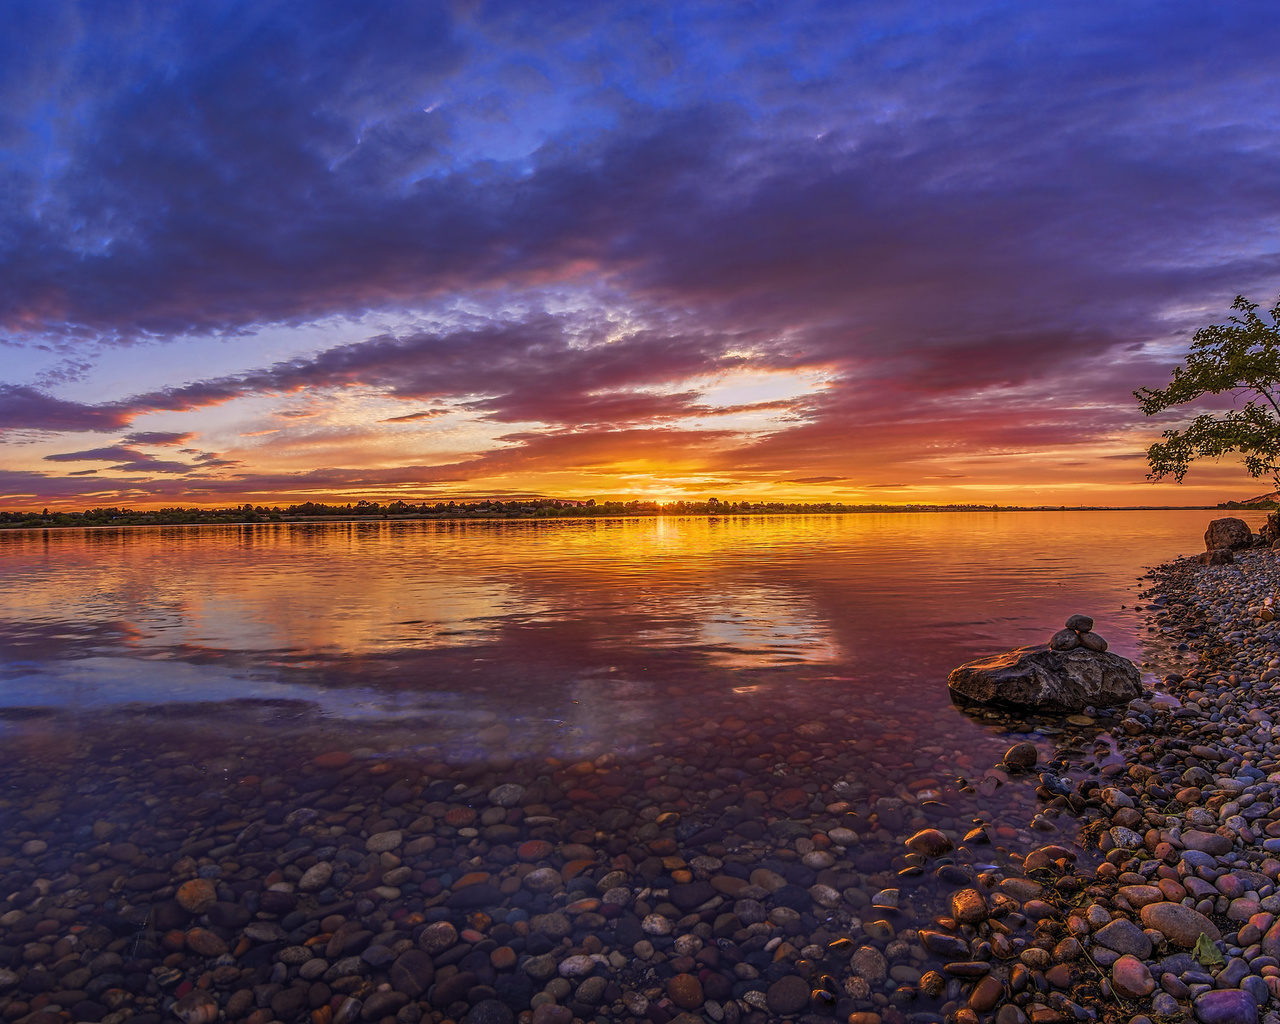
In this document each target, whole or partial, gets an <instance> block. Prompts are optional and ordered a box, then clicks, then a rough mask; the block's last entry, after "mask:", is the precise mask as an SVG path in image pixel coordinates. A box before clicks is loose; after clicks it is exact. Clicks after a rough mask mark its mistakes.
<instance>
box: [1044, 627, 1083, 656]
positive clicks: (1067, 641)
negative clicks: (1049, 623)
mask: <svg viewBox="0 0 1280 1024" xmlns="http://www.w3.org/2000/svg"><path fill="white" fill-rule="evenodd" d="M1079 646H1080V634H1079V633H1077V632H1076V631H1075V630H1074V629H1060V630H1058V632H1056V633H1054V634H1053V636H1051V637H1050V638H1049V648H1050V650H1054V651H1071V650H1074V649H1075V648H1077V647H1079Z"/></svg>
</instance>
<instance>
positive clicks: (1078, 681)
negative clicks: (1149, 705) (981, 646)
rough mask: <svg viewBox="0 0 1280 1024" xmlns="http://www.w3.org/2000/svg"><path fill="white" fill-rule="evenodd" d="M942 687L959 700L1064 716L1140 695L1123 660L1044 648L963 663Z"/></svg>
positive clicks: (1137, 676)
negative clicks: (1061, 713) (1058, 713)
mask: <svg viewBox="0 0 1280 1024" xmlns="http://www.w3.org/2000/svg"><path fill="white" fill-rule="evenodd" d="M947 685H948V686H949V687H950V688H951V692H952V693H953V694H954V695H956V696H958V697H960V698H961V699H962V700H969V701H973V702H976V703H979V704H991V705H996V706H1006V707H1014V708H1031V709H1034V710H1037V711H1046V712H1063V713H1070V712H1076V711H1082V710H1083V709H1084V708H1086V707H1089V706H1094V707H1112V706H1114V705H1116V704H1127V703H1128V702H1129V701H1131V700H1135V699H1136V698H1138V697H1140V696H1141V695H1142V675H1141V673H1140V672H1139V671H1138V668H1137V666H1136V665H1134V664H1133V662H1131V661H1129V660H1127V659H1126V658H1121V657H1119V656H1118V655H1115V654H1110V653H1096V652H1094V651H1089V650H1085V649H1082V648H1077V649H1076V650H1072V651H1054V650H1051V649H1050V648H1049V647H1048V646H1047V645H1039V646H1035V647H1020V648H1016V649H1015V650H1012V651H1006V652H1005V653H1004V654H997V655H995V656H993V657H990V658H983V659H980V660H978V661H971V662H968V663H967V664H965V665H961V666H960V667H959V668H957V669H954V670H953V671H952V672H951V675H950V676H948V678H947Z"/></svg>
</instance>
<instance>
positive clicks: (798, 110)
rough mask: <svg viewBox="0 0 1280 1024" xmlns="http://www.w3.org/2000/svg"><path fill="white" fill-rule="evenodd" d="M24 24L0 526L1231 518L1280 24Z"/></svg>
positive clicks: (1015, 10)
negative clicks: (1203, 448)
mask: <svg viewBox="0 0 1280 1024" xmlns="http://www.w3.org/2000/svg"><path fill="white" fill-rule="evenodd" d="M5 13H6V17H5V25H4V27H3V28H2V29H0V196H3V204H0V508H26V507H33V506H42V505H49V506H54V507H86V506H91V505H114V504H128V505H133V506H139V507H140V506H152V505H174V504H187V505H191V504H205V505H221V504H231V503H233V502H235V503H239V502H243V501H251V502H254V503H256V504H275V503H288V502H293V501H305V500H309V499H314V500H342V501H347V500H355V499H357V498H361V497H367V498H373V499H378V500H386V499H394V498H397V497H399V498H405V499H407V500H415V501H416V500H422V499H431V500H437V499H438V498H441V497H443V498H449V497H463V496H495V495H496V496H516V495H530V494H546V495H554V496H563V497H578V498H587V497H595V498H598V499H602V498H611V497H623V498H630V497H636V498H657V499H660V500H673V499H679V498H695V499H700V498H705V497H708V496H712V495H714V496H716V497H719V498H721V499H723V500H733V499H738V498H750V499H752V500H770V499H774V500H778V499H789V500H827V499H830V500H837V501H845V502H888V503H906V502H998V503H1000V504H1014V503H1023V504H1043V503H1054V504H1192V503H1196V502H1206V501H1207V502H1217V501H1221V500H1225V499H1228V498H1243V497H1247V496H1249V495H1251V494H1257V493H1262V492H1265V491H1269V490H1271V489H1272V485H1271V483H1270V481H1265V480H1264V481H1254V480H1250V479H1249V478H1248V477H1247V475H1245V473H1244V472H1243V471H1242V470H1241V469H1240V468H1239V467H1238V464H1237V463H1235V462H1234V461H1225V462H1224V463H1222V464H1221V465H1220V466H1215V465H1212V464H1211V465H1207V466H1204V467H1199V466H1197V467H1196V468H1194V469H1193V470H1192V471H1191V473H1190V474H1189V476H1188V477H1187V482H1186V483H1185V484H1184V485H1182V486H1181V487H1179V486H1177V485H1175V484H1173V483H1172V482H1165V483H1161V484H1152V483H1150V482H1148V481H1146V480H1145V478H1144V477H1145V472H1146V462H1145V456H1144V449H1145V447H1146V446H1147V445H1148V444H1150V443H1151V441H1153V440H1155V439H1156V438H1157V437H1158V436H1159V433H1160V431H1161V430H1163V429H1166V428H1168V427H1171V426H1176V425H1177V424H1178V422H1179V414H1178V413H1169V414H1165V415H1164V416H1162V417H1159V418H1157V419H1155V420H1147V419H1146V418H1145V417H1144V416H1143V415H1142V413H1141V412H1140V410H1139V409H1138V407H1137V403H1136V402H1135V400H1134V399H1133V397H1132V394H1131V392H1132V391H1133V390H1134V389H1135V388H1137V387H1140V386H1144V385H1150V386H1156V385H1163V384H1164V383H1165V381H1166V380H1167V379H1168V376H1169V372H1170V370H1171V369H1172V367H1173V365H1174V364H1175V363H1176V362H1178V360H1179V358H1180V357H1181V355H1182V354H1183V353H1184V352H1185V350H1186V346H1187V343H1188V341H1189V338H1190V335H1191V333H1192V332H1193V331H1194V329H1195V328H1196V327H1198V326H1202V325H1204V324H1207V323H1212V322H1221V321H1222V320H1223V319H1225V317H1226V315H1227V314H1228V313H1229V307H1230V304H1231V301H1232V299H1233V298H1234V297H1235V295H1236V294H1237V293H1244V294H1245V295H1247V296H1249V297H1251V298H1252V299H1254V301H1257V302H1260V303H1262V304H1263V305H1270V304H1271V303H1272V302H1273V301H1274V299H1275V297H1276V295H1277V293H1278V292H1280V256H1278V255H1277V254H1278V253H1280V64H1278V63H1277V61H1276V58H1275V54H1276V52H1277V49H1278V48H1280V19H1277V17H1276V9H1275V6H1274V4H1272V3H1268V2H1259V3H1248V2H1227V3H1221V4H1179V3H1172V4H1171V3H1169V2H1168V0H1150V2H1141V0H1135V2H1127V3H1115V2H1106V3H1102V2H1082V3H1071V4H1043V3H1008V2H1000V3H997V2H985V3H982V2H955V0H946V2H940V3H936V4H930V3H904V2H900V0H890V2H861V0H838V2H834V3H826V4H824V3H816V2H815V3H810V2H805V0H787V2H778V3H763V2H762V3H746V2H731V0H714V2H708V3H695V2H681V3H676V4H670V3H653V4H641V3H622V2H619V3H556V2H554V0H539V2H538V3H532V2H527V0H526V2H517V3H487V2H483V0H474V2H466V0H457V2H455V3H437V4H432V3H428V2H405V3H377V4H365V3H355V2H333V3H323V2H313V0H306V2H297V3H280V2H271V0H251V2H244V3H233V2H221V0H207V2H192V3H184V4H173V3H167V2H166V3H160V2H156V3H137V4H135V3H128V2H124V0H85V2H80V3H70V2H61V3H59V2H49V0H35V2H31V3H23V2H18V0H11V2H9V3H6V5H5Z"/></svg>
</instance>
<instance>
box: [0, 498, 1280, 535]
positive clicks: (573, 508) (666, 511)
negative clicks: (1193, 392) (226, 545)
mask: <svg viewBox="0 0 1280 1024" xmlns="http://www.w3.org/2000/svg"><path fill="white" fill-rule="evenodd" d="M511 504H513V505H521V506H523V505H524V503H516V502H512V503H511ZM633 504H635V503H633ZM644 504H649V503H644ZM748 504H749V505H752V506H754V504H755V503H748ZM760 504H761V505H762V506H763V507H746V508H744V507H740V506H735V505H732V504H730V503H727V502H726V503H721V504H720V507H711V508H708V507H706V503H702V502H698V503H688V504H687V505H686V507H683V508H674V509H671V508H657V509H655V508H652V507H648V508H628V507H626V506H621V507H619V506H620V505H621V503H614V502H609V503H605V504H600V505H588V504H585V503H583V504H573V505H567V504H565V505H559V506H548V507H545V508H539V509H532V510H531V509H528V508H526V507H517V508H513V509H510V510H508V509H505V508H504V509H497V508H493V507H482V506H456V507H454V508H446V509H445V510H443V511H435V510H432V511H415V512H400V511H397V512H390V511H384V510H382V509H378V510H377V511H364V510H361V511H355V510H354V509H353V510H351V511H347V510H345V509H343V510H342V511H338V510H336V509H335V510H334V511H333V512H332V513H331V514H330V513H328V512H327V511H326V512H325V513H319V514H307V513H298V512H293V511H291V510H290V511H277V510H270V509H262V510H261V511H259V510H258V509H255V510H254V511H253V512H252V513H247V514H246V513H245V512H244V511H243V510H242V509H238V508H237V509H163V510H159V511H155V510H153V511H133V510H128V509H94V510H89V511H88V512H79V513H67V512H60V513H49V514H48V515H45V514H43V513H40V512H0V531H3V530H10V531H30V530H63V529H119V528H123V527H164V526H262V525H294V524H299V523H367V522H477V523H478V522H539V523H540V522H563V521H575V522H576V521H583V520H596V519H659V518H669V519H689V518H701V519H730V518H762V517H778V516H831V515H884V514H898V513H947V512H950V513H958V512H1269V511H1273V510H1274V509H1275V507H1276V506H1275V505H1274V504H1259V505H1241V504H1238V503H1236V502H1229V503H1226V504H1224V505H836V504H826V503H823V504H813V505H807V506H806V505H793V504H791V503H787V505H785V506H783V505H781V504H779V505H764V503H760Z"/></svg>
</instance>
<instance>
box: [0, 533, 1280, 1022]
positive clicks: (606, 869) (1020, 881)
mask: <svg viewBox="0 0 1280 1024" xmlns="http://www.w3.org/2000/svg"><path fill="white" fill-rule="evenodd" d="M1151 583H1152V590H1151V596H1152V600H1151V603H1150V605H1149V606H1148V608H1149V614H1150V615H1151V617H1152V619H1151V626H1150V631H1151V634H1150V635H1151V645H1150V647H1151V650H1152V652H1153V653H1152V655H1151V656H1152V657H1153V658H1155V659H1157V660H1158V661H1159V662H1161V663H1164V662H1168V663H1169V664H1171V665H1182V663H1184V662H1185V665H1183V667H1181V668H1180V669H1179V671H1178V672H1173V673H1169V674H1167V675H1165V677H1164V681H1163V683H1162V684H1161V685H1160V686H1159V687H1158V688H1157V689H1154V690H1149V691H1147V692H1144V697H1143V699H1141V700H1139V701H1135V702H1133V704H1132V705H1131V706H1130V707H1129V709H1128V710H1127V712H1125V713H1124V715H1123V717H1110V718H1108V717H1104V716H1101V715H1094V714H1092V713H1090V714H1087V715H1084V716H1071V717H1068V718H1067V719H1065V720H1061V719H1047V720H1044V719H1035V718H1022V719H1019V718H1013V717H1009V716H1003V715H1001V714H999V713H996V712H990V711H988V712H983V713H981V714H980V718H981V719H982V721H983V723H984V724H985V725H988V726H990V728H991V729H993V730H995V731H996V732H998V733H999V734H1000V735H1005V736H1009V737H1011V738H1014V739H1016V738H1018V736H1017V734H1018V733H1023V734H1024V735H1026V736H1027V739H1028V742H1020V743H1016V744H1015V745H1014V746H1013V747H1012V748H1011V749H1010V750H1009V752H1008V753H1007V754H1006V755H1005V757H1004V760H1003V763H1002V764H1001V765H999V766H997V767H996V768H991V767H990V765H991V764H992V762H993V761H994V760H996V759H997V758H998V756H999V755H998V753H996V754H994V755H993V754H991V753H989V752H988V751H987V750H986V749H983V750H967V751H960V750H957V751H949V750H948V749H946V748H945V747H943V746H935V747H926V748H924V749H923V750H919V751H916V750H911V749H909V748H910V744H911V742H912V741H911V739H910V738H909V737H910V731H909V730H907V729H905V728H903V727H902V726H900V725H899V724H898V723H892V722H890V723H874V722H868V721H866V720H864V719H862V718H861V717H860V716H859V714H858V712H857V710H856V709H853V710H850V709H842V708H833V709H832V712H831V714H830V716H829V717H828V718H827V719H825V720H823V721H787V720H786V719H785V717H784V715H783V714H782V713H781V709H782V708H783V705H780V712H779V714H778V715H777V716H775V717H769V716H768V715H765V716H763V717H761V718H760V719H759V720H753V721H751V722H747V721H741V720H734V719H733V718H727V719H722V720H717V721H711V720H707V721H700V720H687V721H674V722H672V723H671V735H670V736H669V737H668V738H667V740H666V741H665V744H664V746H663V747H662V749H661V751H660V752H658V751H655V752H653V753H652V754H650V755H649V756H638V757H636V758H633V759H631V760H621V759H619V758H615V757H613V756H611V755H609V754H604V755H601V756H597V757H595V758H592V759H590V760H583V761H579V762H560V761H557V760H556V759H554V758H549V757H544V758H542V759H540V760H539V759H523V760H514V759H512V758H511V757H509V756H507V755H506V754H505V753H504V742H505V740H506V738H507V737H506V736H505V734H504V731H503V730H504V728H505V727H504V726H502V725H501V724H494V725H492V726H490V727H488V728H482V729H480V730H479V732H478V733H477V734H476V735H475V736H474V741H475V745H476V753H475V754H474V755H473V756H472V757H471V758H469V759H467V760H465V761H458V760H453V759H451V758H450V757H448V756H446V755H445V753H444V752H443V751H432V750H431V749H430V748H419V749H417V750H416V751H415V756H414V758H413V759H412V760H411V761H407V760H404V759H401V760H396V759H394V758H387V757H384V756H381V755H378V754H377V753H376V752H375V751H373V750H369V749H362V748H360V747H359V746H358V745H357V741H356V740H355V739H353V740H352V741H351V742H350V743H348V744H345V745H343V744H338V745H336V746H332V745H331V746H329V747H316V746H315V742H316V740H315V738H314V737H311V738H310V739H309V740H307V739H304V738H301V737H299V736H288V735H283V734H282V735H279V736H276V737H273V738H269V739H268V740H266V741H262V740H251V739H245V740H243V741H240V742H237V743H232V744H230V745H228V744H227V743H226V742H225V741H219V742H218V743H217V744H216V747H217V750H218V754H217V755H216V756H215V755H210V754H207V753H206V754H203V755H202V754H200V753H198V752H194V751H193V749H192V747H191V746H190V744H189V743H187V744H186V745H183V744H181V743H179V742H178V740H177V739H176V738H175V739H174V740H173V744H174V745H172V746H167V745H166V742H167V741H166V740H165V738H164V737H160V738H159V739H157V740H156V741H155V742H154V745H153V747H152V748H150V749H148V748H145V747H143V748H138V747H137V745H136V744H137V743H138V740H137V737H133V738H132V742H133V743H134V744H135V745H134V746H129V743H130V742H131V740H130V738H129V737H128V736H127V735H124V734H121V735H120V736H115V737H113V736H111V735H108V734H107V731H105V730H104V732H103V735H101V736H100V737H97V738H96V739H95V740H94V742H93V743H91V744H90V745H89V746H88V747H84V748H74V749H73V748H71V747H70V746H68V747H67V748H66V749H59V748H58V746H57V743H52V746H50V745H49V743H48V742H46V744H45V746H41V745H40V744H33V749H32V750H30V751H27V750H25V749H22V748H20V747H16V746H15V747H13V748H12V749H10V750H9V751H8V752H7V757H6V759H5V763H4V764H3V765H0V825H3V829H2V830H0V1018H2V1019H3V1020H4V1021H9V1022H21V1024H65V1022H72V1021H88V1022H102V1024H125V1022H126V1021H132V1022H133V1024H161V1022H164V1021H171V1020H180V1021H182V1022H183V1024H213V1022H215V1021H219V1020H222V1021H228V1022H230V1021H245V1022H247V1024H268V1022H270V1021H280V1022H282V1024H292V1022H301V1024H355V1022H357V1021H367V1022H374V1021H377V1022H379V1024H423V1022H431V1024H444V1022H449V1021H460V1022H463V1024H513V1022H516V1021H519V1022H522V1024H570V1022H572V1021H575V1020H578V1021H597V1022H611V1021H632V1020H633V1021H637V1022H651V1024H669V1022H671V1021H676V1022H678V1024H697V1022H711V1024H720V1022H727V1024H741V1022H747V1024H767V1022H772V1021H781V1020H794V1021H800V1022H805V1024H810V1022H811V1024H819V1022H830V1021H832V1020H840V1021H848V1022H849V1024H907V1022H910V1024H941V1022H943V1021H948V1022H955V1024H980V1022H990V1021H995V1022H997V1024H1026V1022H1027V1021H1031V1022H1033V1024H1057V1022H1064V1021H1075V1020H1078V1021H1091V1020H1098V1021H1126V1022H1132V1024H1145V1022H1147V1021H1150V1022H1152V1024H1165V1022H1169V1021H1174V1020H1181V1019H1186V1020H1198V1021H1200V1022H1201V1024H1254V1022H1257V1021H1259V1020H1261V1021H1263V1022H1265V1024H1280V1015H1277V1014H1275V1013H1273V1012H1272V1011H1271V1010H1270V1009H1269V1007H1275V1006H1277V1005H1280V1003H1278V1002H1276V999H1277V997H1280V923H1278V922H1280V892H1277V879H1278V878H1280V859H1277V858H1280V741H1277V738H1276V737H1274V736H1273V721H1274V720H1275V717H1276V716H1275V715H1274V714H1273V708H1274V707H1275V706H1276V705H1280V689H1278V687H1280V631H1277V630H1276V629H1275V627H1274V625H1273V623H1272V622H1271V621H1270V620H1269V619H1268V617H1267V616H1268V613H1267V612H1264V611H1263V609H1264V607H1266V606H1265V605H1264V604H1263V601H1264V599H1265V598H1267V597H1270V596H1272V595H1273V594H1274V595H1280V570H1278V569H1277V561H1276V558H1275V556H1274V555H1273V554H1271V553H1270V552H1269V551H1262V550H1256V551H1248V552H1244V553H1242V554H1241V555H1240V556H1239V560H1238V561H1237V562H1236V563H1235V564H1233V565H1226V566H1212V567H1201V566H1198V565H1196V564H1195V563H1194V561H1192V560H1190V559H1187V560H1180V561H1178V562H1174V563H1171V564H1169V565H1167V566H1163V567H1161V568H1159V569H1157V570H1155V572H1154V573H1153V574H1152V580H1151ZM1144 600H1145V599H1144ZM1179 648H1181V650H1179ZM877 730H878V732H877ZM51 731H52V732H56V730H51ZM182 731H183V730H174V732H175V734H177V733H180V732H182ZM993 742H994V739H993ZM1008 742H1009V740H1008V739H1006V740H1005V741H1004V742H1002V743H999V744H998V746H999V748H1000V749H1003V748H1004V747H1005V746H1007V744H1008ZM264 743H265V745H264ZM895 744H896V745H897V746H898V747H902V746H904V745H905V746H907V747H908V749H907V750H905V751H904V752H903V753H902V754H901V755H900V756H899V758H898V760H897V761H896V762H894V761H890V762H887V763H888V764H890V765H892V764H895V763H896V765H897V768H896V769H894V770H893V772H891V774H896V775H897V776H898V777H897V778H896V779H895V780H894V781H893V783H892V785H885V784H880V783H876V782H874V781H871V782H866V781H859V779H861V778H862V777H861V776H858V775H857V774H856V772H857V770H858V766H859V764H860V759H861V760H865V759H866V758H867V757H873V758H881V759H883V758H884V753H883V751H884V750H885V749H889V750H893V749H894V746H895ZM1055 746H1056V750H1054V751H1053V752H1052V754H1050V753H1049V750H1048V748H1050V747H1055ZM913 758H914V760H913ZM282 764H283V765H289V766H291V767H289V768H288V769H287V770H275V769H273V770H263V769H262V766H266V765H274V766H277V767H278V766H279V765H282ZM866 778H868V779H869V778H871V777H870V776H866ZM997 804H998V805H999V808H1000V810H999V811H998V812H995V813H993V810H992V808H995V807H996V806H997ZM1002 815H1003V816H1002ZM1077 834H1079V835H1080V836H1082V837H1083V838H1084V840H1085V846H1082V845H1079V844H1077V842H1075V839H1076V837H1077ZM1086 846H1088V847H1090V848H1087V849H1086ZM1202 936H1206V937H1207V938H1205V939H1202Z"/></svg>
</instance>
